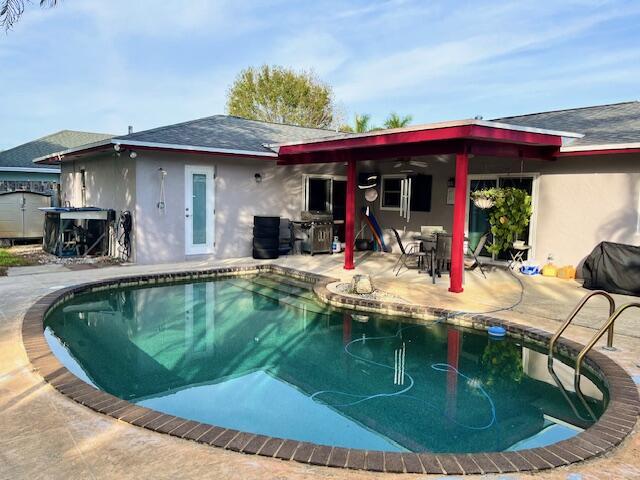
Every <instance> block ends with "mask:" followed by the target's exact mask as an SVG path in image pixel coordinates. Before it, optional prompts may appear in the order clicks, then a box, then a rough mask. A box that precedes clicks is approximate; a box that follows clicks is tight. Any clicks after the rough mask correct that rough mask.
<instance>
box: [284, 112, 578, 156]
mask: <svg viewBox="0 0 640 480" xmlns="http://www.w3.org/2000/svg"><path fill="white" fill-rule="evenodd" d="M580 137H581V135H580V134H576V133H570V132H559V131H552V130H542V129H537V128H528V127H520V126H514V125H508V124H503V123H497V122H488V121H483V120H460V121H454V122H444V123H435V124H430V125H419V126H413V127H408V128H401V129H391V130H381V131H375V132H367V133H362V134H353V135H350V136H347V137H344V136H340V137H328V138H323V139H318V140H312V141H303V142H295V143H284V144H279V145H273V146H272V148H274V150H277V152H278V164H279V165H293V164H305V163H331V162H343V161H347V160H356V161H363V160H381V159H385V158H394V157H398V156H420V155H442V154H453V153H461V152H467V153H468V154H470V155H483V156H498V157H511V158H534V159H543V160H554V159H555V157H556V155H557V154H558V152H559V151H560V148H561V147H562V146H563V145H566V144H567V143H568V142H570V141H571V140H572V139H575V138H580Z"/></svg>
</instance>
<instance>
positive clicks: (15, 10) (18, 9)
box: [0, 0, 58, 30]
mask: <svg viewBox="0 0 640 480" xmlns="http://www.w3.org/2000/svg"><path fill="white" fill-rule="evenodd" d="M29 3H31V0H0V26H1V27H2V28H4V29H5V30H9V29H10V28H11V27H13V26H14V25H15V24H16V22H17V21H18V20H20V17H21V16H22V14H23V13H24V9H25V7H26V6H27V4H29ZM39 3H40V6H41V7H42V8H49V7H53V6H55V5H56V4H57V3H58V0H40V2H39Z"/></svg>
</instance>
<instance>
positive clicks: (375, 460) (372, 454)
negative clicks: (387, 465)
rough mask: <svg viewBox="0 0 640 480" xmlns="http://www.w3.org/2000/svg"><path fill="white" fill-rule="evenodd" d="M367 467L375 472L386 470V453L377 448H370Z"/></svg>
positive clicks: (367, 455) (366, 462) (366, 461)
mask: <svg viewBox="0 0 640 480" xmlns="http://www.w3.org/2000/svg"><path fill="white" fill-rule="evenodd" d="M365 469H366V470H371V471H373V472H384V455H383V453H382V452H379V451H377V450H368V451H367V454H366V460H365Z"/></svg>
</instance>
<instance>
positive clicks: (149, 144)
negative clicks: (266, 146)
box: [113, 138, 278, 158]
mask: <svg viewBox="0 0 640 480" xmlns="http://www.w3.org/2000/svg"><path fill="white" fill-rule="evenodd" d="M113 143H114V144H121V145H125V146H131V147H150V148H164V149H168V150H189V151H192V152H207V153H220V154H228V155H245V156H251V157H270V158H276V157H277V156H278V154H277V153H274V152H256V151H254V150H237V149H233V148H218V147H198V146H194V145H179V144H174V143H156V142H139V141H136V140H126V139H117V138H114V139H113Z"/></svg>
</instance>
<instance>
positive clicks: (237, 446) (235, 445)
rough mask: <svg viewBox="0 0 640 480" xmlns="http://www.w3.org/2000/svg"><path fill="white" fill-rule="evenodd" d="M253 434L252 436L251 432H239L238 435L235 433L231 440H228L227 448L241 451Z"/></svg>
mask: <svg viewBox="0 0 640 480" xmlns="http://www.w3.org/2000/svg"><path fill="white" fill-rule="evenodd" d="M253 436H254V434H253V433H247V432H240V433H239V434H238V435H236V436H235V437H234V438H233V440H231V441H230V442H229V444H228V445H227V448H228V449H229V450H233V451H236V452H240V451H242V449H243V448H244V446H245V445H246V444H247V443H249V440H251V439H252V438H253Z"/></svg>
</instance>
